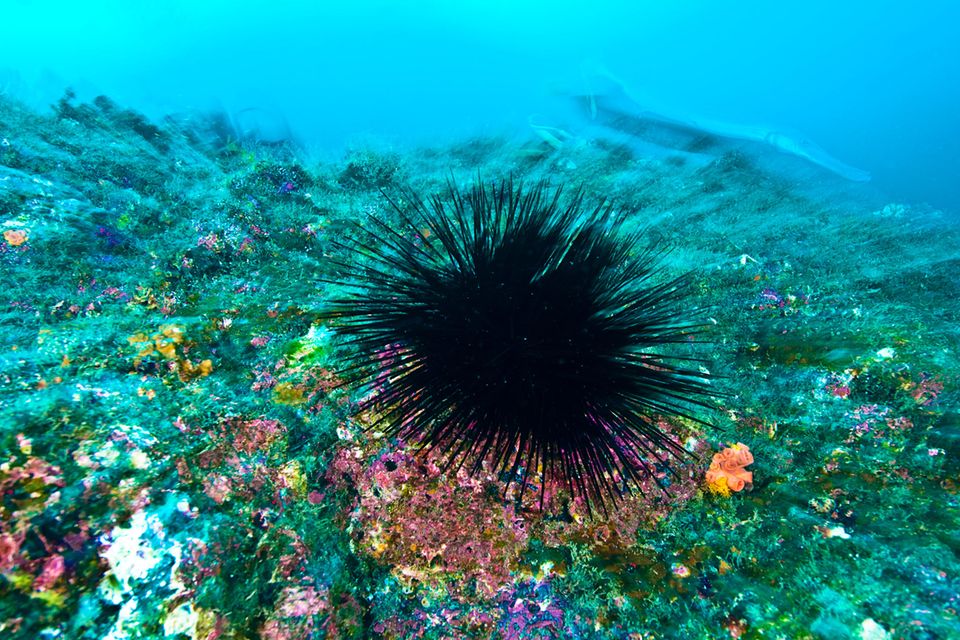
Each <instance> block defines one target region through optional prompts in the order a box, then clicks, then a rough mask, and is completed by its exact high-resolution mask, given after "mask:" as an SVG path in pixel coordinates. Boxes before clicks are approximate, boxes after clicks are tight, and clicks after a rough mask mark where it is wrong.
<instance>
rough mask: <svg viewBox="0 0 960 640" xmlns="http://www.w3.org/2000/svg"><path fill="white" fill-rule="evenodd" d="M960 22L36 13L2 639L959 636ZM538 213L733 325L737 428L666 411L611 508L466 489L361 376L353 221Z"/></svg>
mask: <svg viewBox="0 0 960 640" xmlns="http://www.w3.org/2000/svg"><path fill="white" fill-rule="evenodd" d="M957 24H960V5H957V4H956V3H953V2H946V1H935V0H925V1H924V0H921V1H918V2H912V3H909V4H907V3H901V2H894V1H892V0H891V1H883V0H880V1H875V2H869V3H868V2H861V1H859V0H858V1H852V2H846V3H829V2H825V1H819V0H812V1H810V2H803V3H766V2H760V1H752V0H751V1H744V2H738V3H736V4H731V3H711V2H695V1H689V2H673V3H667V2H661V3H647V2H604V1H597V2H590V3H582V2H572V1H567V0H557V1H554V2H549V3H545V2H525V3H521V2H518V3H500V2H472V1H471V2H458V3H452V2H439V1H424V2H416V3H413V2H409V3H403V2H385V1H384V2H374V1H362V2H353V3H349V4H348V3H343V4H340V3H331V2H320V3H310V2H292V1H291V2H288V1H283V0H278V1H276V2H272V3H266V2H236V1H235V2H225V1H221V0H209V1H205V2H183V1H179V0H177V1H173V0H171V1H169V2H154V3H141V4H140V5H131V4H130V3H127V2H119V1H112V0H103V1H100V2H88V3H75V2H74V3H68V2H43V1H31V0H4V2H3V6H2V9H0V231H2V240H0V277H2V284H3V286H2V289H0V638H37V637H41V638H110V639H112V640H113V639H121V638H158V637H168V638H194V639H201V640H213V639H215V638H223V639H228V638H236V639H240V638H270V639H287V638H289V639H294V638H515V639H523V638H630V639H645V640H646V639H654V638H728V637H729V638H761V637H762V638H791V639H792V638H811V639H821V638H824V639H835V638H836V639H841V638H861V639H868V640H880V639H884V638H910V639H917V640H921V639H950V638H960V619H958V606H960V574H958V572H960V558H958V553H960V535H958V531H960V505H958V503H960V498H958V491H960V458H958V455H960V436H958V428H960V411H958V405H957V397H958V396H957V384H958V381H960V361H958V358H957V355H958V353H957V352H958V345H960V335H958V334H960V330H958V326H960V325H958V322H960V302H958V300H960V275H958V274H960V227H958V222H960V219H958V216H960V109H958V106H960V38H957V37H956V25H957ZM511 177H513V178H515V179H518V180H519V179H523V180H525V181H526V182H527V183H528V184H533V183H535V181H537V180H540V179H544V180H546V181H547V182H548V183H550V184H551V185H556V186H560V185H568V188H569V189H570V190H573V189H575V188H581V189H582V192H583V194H584V198H585V200H586V201H587V202H588V203H594V202H598V201H600V200H601V199H607V200H608V201H609V202H611V203H613V204H614V205H615V206H616V207H618V208H619V209H620V210H623V211H625V212H628V213H629V214H630V215H629V217H628V223H627V224H626V225H625V226H626V227H628V230H634V229H642V230H643V232H644V234H645V237H646V238H648V239H649V240H650V242H652V243H655V244H658V245H661V246H669V247H670V248H671V251H670V252H669V254H668V255H667V256H666V258H665V263H664V269H665V271H666V272H667V273H669V274H672V275H676V274H681V273H687V272H690V273H692V274H693V276H692V278H693V286H692V289H691V293H690V294H689V296H688V297H687V298H685V300H684V304H685V305H688V309H689V313H690V315H691V317H693V316H695V315H697V314H698V313H701V312H703V311H704V310H706V313H707V314H708V321H709V324H710V330H709V332H708V334H709V340H710V345H709V348H708V349H706V350H704V351H701V353H700V357H701V358H702V359H703V364H704V367H705V369H707V370H709V372H710V373H711V374H712V375H713V376H715V378H716V379H715V380H714V381H713V383H712V384H715V385H716V386H717V388H718V389H720V390H721V391H722V393H723V396H722V397H720V398H718V399H717V400H716V402H715V403H712V404H711V405H710V406H709V408H707V409H706V410H705V411H704V412H703V415H702V416H699V417H700V418H701V419H702V420H703V421H704V422H705V423H701V422H698V421H697V420H691V419H686V418H684V417H676V416H674V417H672V418H669V417H667V418H665V417H654V418H652V419H655V421H656V424H657V428H658V429H660V430H662V431H663V432H665V433H668V434H670V435H671V436H673V437H675V438H676V439H677V441H679V442H681V443H682V444H683V446H684V447H685V448H687V449H688V450H689V451H690V452H691V453H692V454H694V456H692V457H690V458H688V459H683V460H679V459H677V460H674V459H671V460H670V461H669V462H668V463H662V464H659V465H658V466H657V468H656V474H655V477H653V478H651V483H652V484H651V485H650V487H649V489H650V491H647V492H644V494H641V493H640V492H636V493H631V494H630V495H628V496H627V497H625V498H623V499H622V501H621V502H620V503H619V504H618V506H617V508H616V509H614V510H611V511H610V512H599V513H598V512H592V511H591V510H590V509H589V507H588V505H587V504H586V503H585V502H584V501H583V500H582V499H581V497H579V496H577V495H575V492H567V489H566V488H565V487H563V486H559V487H551V488H549V496H550V500H548V501H547V504H546V505H545V506H544V507H543V508H539V509H538V508H536V505H528V504H522V503H520V502H518V501H515V500H512V499H510V496H507V495H505V493H504V490H503V480H504V478H503V477H502V475H503V474H498V473H497V472H496V470H495V469H492V468H488V467H484V468H483V469H481V470H480V471H479V472H476V473H467V471H466V470H460V471H458V472H456V473H446V472H445V470H444V469H442V468H441V467H439V466H437V465H436V464H435V463H434V461H432V460H430V459H429V458H427V457H424V456H421V455H418V453H417V450H416V447H415V446H414V445H415V443H409V442H405V441H404V440H403V439H401V438H384V437H382V434H381V437H378V432H377V429H376V428H373V429H371V426H373V427H376V425H377V416H374V415H371V412H369V411H357V407H358V406H362V405H358V402H359V401H360V398H359V393H358V392H357V390H356V389H351V388H350V385H347V384H345V380H344V376H342V375H341V374H340V372H341V371H342V369H343V367H344V362H345V358H344V355H343V345H342V344H340V341H339V339H338V336H337V326H336V323H335V322H333V323H332V322H330V318H329V316H328V315H325V314H324V313H323V311H324V310H325V309H327V308H329V304H330V301H331V300H333V299H338V298H340V297H342V296H343V295H345V292H346V291H347V289H346V288H344V287H341V286H340V285H339V284H337V283H336V282H334V283H332V284H331V282H330V281H335V280H336V279H337V277H338V276H339V275H340V272H338V271H337V269H336V268H335V263H334V262H333V261H332V260H331V256H335V257H337V259H342V257H343V256H342V255H341V254H339V253H338V251H339V247H340V244H339V243H342V242H347V240H346V239H349V238H350V237H352V236H351V234H352V233H353V231H352V229H353V228H354V226H355V224H356V223H357V222H358V221H363V220H370V219H383V220H388V221H392V223H396V222H397V214H398V211H396V210H394V209H393V207H392V206H391V198H396V197H397V194H401V193H412V192H415V193H419V194H422V196H423V197H424V198H428V197H430V196H432V195H433V194H443V193H444V192H445V189H447V185H448V183H451V182H452V183H454V184H457V185H459V186H460V188H462V189H464V190H466V189H469V187H470V186H471V185H472V184H474V183H476V182H477V181H478V180H479V181H482V182H486V183H499V182H501V181H504V180H508V179H509V178H511ZM686 309H687V308H686V307H682V308H681V310H680V312H681V313H685V312H686ZM381 355H382V354H381ZM384 366H386V365H384ZM661 462H662V461H661ZM537 473H538V470H536V469H534V470H532V473H531V475H533V476H537ZM540 480H544V479H543V478H540ZM544 484H546V481H545V480H544ZM656 485H665V486H666V488H667V492H665V493H664V492H660V491H658V490H657V488H656Z"/></svg>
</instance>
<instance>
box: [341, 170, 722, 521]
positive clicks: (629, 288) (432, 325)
mask: <svg viewBox="0 0 960 640" xmlns="http://www.w3.org/2000/svg"><path fill="white" fill-rule="evenodd" d="M404 199H405V200H407V201H408V202H407V204H406V206H403V205H401V204H400V203H398V202H395V201H393V200H391V201H390V202H391V205H392V208H393V210H394V213H395V215H396V221H395V222H393V223H390V222H386V221H383V220H380V219H378V218H376V217H373V216H371V217H370V218H368V220H366V221H365V224H360V225H358V226H359V229H360V233H359V238H358V239H356V240H354V241H352V242H346V243H345V244H342V245H340V247H341V248H342V249H347V250H348V251H350V252H352V254H353V259H348V260H345V261H340V262H338V263H337V264H338V265H339V268H340V269H341V272H340V274H339V278H338V279H339V280H341V282H345V283H346V284H347V286H348V287H349V289H350V293H349V295H347V296H345V297H341V298H337V299H334V300H331V301H330V307H329V308H328V309H327V310H326V311H325V312H324V313H323V316H324V317H325V318H326V319H328V320H331V321H332V322H333V325H334V327H335V330H336V332H337V333H338V334H340V335H342V336H345V338H346V339H345V343H346V345H348V348H349V349H351V351H350V354H351V355H349V356H347V358H348V362H347V365H346V366H345V367H344V369H343V370H342V371H341V374H342V376H343V377H344V379H345V380H346V381H347V384H352V385H358V386H359V387H361V388H363V389H366V390H367V391H369V393H367V394H366V395H365V399H364V400H361V401H360V409H361V410H365V409H373V410H374V412H375V414H376V415H377V416H378V429H380V430H382V431H383V432H385V433H386V434H388V435H391V436H399V437H401V438H402V439H404V440H405V441H407V442H411V443H415V444H417V445H419V447H420V448H421V450H423V451H431V450H437V451H439V452H442V454H443V458H444V460H445V464H447V465H449V468H454V469H457V470H459V469H460V468H461V467H464V465H465V467H464V468H465V469H467V470H468V471H470V472H471V473H476V472H477V471H478V470H479V469H480V468H481V466H482V465H483V463H484V461H488V462H489V464H492V465H493V468H494V469H495V470H496V471H498V472H499V473H500V474H501V477H504V478H506V480H507V485H508V486H509V484H510V483H512V482H516V483H518V484H519V486H520V491H519V494H518V499H522V496H523V493H524V490H525V489H526V488H527V486H528V480H529V474H530V473H534V474H536V473H542V475H543V482H541V483H540V484H541V504H542V500H543V493H542V488H543V487H544V486H546V483H547V482H554V481H558V482H562V483H564V484H565V485H566V486H567V487H568V488H569V490H570V491H571V493H573V494H575V495H580V496H582V497H583V498H585V499H586V500H587V502H588V505H589V504H590V501H591V500H592V501H597V502H600V503H601V505H605V503H606V500H607V499H608V498H609V499H612V500H616V498H618V497H619V496H621V495H622V494H623V492H624V491H625V490H629V489H630V488H631V487H636V488H640V485H641V482H642V481H643V480H644V479H646V478H648V477H650V476H651V475H652V474H653V471H654V464H655V463H656V462H659V461H662V460H664V458H665V457H666V456H668V455H683V454H684V453H685V450H684V448H683V447H682V446H681V445H680V444H679V443H677V442H676V441H675V440H674V439H673V438H672V437H670V436H669V435H668V434H666V433H664V432H663V431H662V430H661V429H660V428H658V427H657V422H656V420H655V419H654V418H655V417H656V416H686V417H691V418H692V417H693V416H692V415H691V412H690V409H691V405H700V406H704V407H705V406H709V405H708V403H707V399H708V397H709V396H710V395H713V393H712V392H711V389H710V385H709V380H708V374H706V373H704V372H703V369H702V367H700V366H698V365H699V361H698V360H696V359H691V358H689V357H682V356H676V355H674V356H671V355H668V354H667V353H665V351H666V350H669V347H665V345H669V344H675V343H683V342H688V341H690V340H691V336H692V335H693V334H695V333H698V332H699V330H700V329H701V328H702V322H701V318H702V316H701V315H699V314H698V313H697V312H695V311H691V310H690V309H689V308H687V307H685V306H684V302H685V299H686V296H687V293H688V285H689V282H690V277H689V276H681V277H679V278H672V279H664V278H661V277H660V276H661V270H660V268H659V267H658V266H657V265H658V259H659V258H660V256H661V254H662V253H663V250H662V248H657V247H656V246H648V245H647V243H645V242H642V237H641V236H642V234H641V233H640V232H633V233H626V232H624V231H623V230H622V227H623V223H624V221H625V219H626V216H625V214H624V213H622V212H621V211H618V210H617V209H616V208H614V207H613V206H610V205H608V204H605V203H600V204H599V205H597V206H596V207H594V208H584V206H583V197H582V193H581V192H577V193H574V194H572V195H571V197H569V198H564V197H562V194H561V189H556V190H553V189H551V188H550V187H549V186H547V185H546V184H545V183H543V182H541V183H538V184H536V185H535V186H534V187H533V188H531V189H526V190H525V189H524V188H523V187H522V186H517V187H514V185H513V183H512V181H508V182H504V183H500V184H499V185H491V186H489V187H484V186H483V185H482V184H478V185H476V186H474V187H473V188H472V189H471V190H470V191H469V192H468V193H466V194H464V193H462V192H461V191H459V190H458V189H457V188H456V187H454V186H452V185H451V186H450V187H449V188H448V190H447V193H446V194H445V195H444V196H440V195H436V196H434V197H432V198H431V199H430V200H429V202H424V201H423V200H421V199H419V198H418V197H416V196H415V195H414V194H411V193H406V194H404ZM374 355H376V358H374V357H373V356H374ZM694 419H696V418H694ZM604 508H605V507H604Z"/></svg>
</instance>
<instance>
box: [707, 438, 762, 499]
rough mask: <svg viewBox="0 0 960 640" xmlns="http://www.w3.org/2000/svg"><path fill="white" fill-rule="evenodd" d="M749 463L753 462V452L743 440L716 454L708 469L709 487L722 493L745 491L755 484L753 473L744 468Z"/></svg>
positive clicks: (715, 491)
mask: <svg viewBox="0 0 960 640" xmlns="http://www.w3.org/2000/svg"><path fill="white" fill-rule="evenodd" d="M749 464H753V454H752V453H750V449H749V447H747V445H745V444H743V443H741V442H738V443H737V444H735V445H733V446H732V447H727V448H726V449H724V450H723V451H721V452H719V453H717V454H714V456H713V460H712V461H711V463H710V468H709V469H708V470H707V488H709V489H710V490H711V491H713V492H714V493H719V494H722V495H730V492H731V491H743V489H744V487H746V486H747V485H752V484H753V473H752V472H750V471H747V470H745V469H744V467H746V466H747V465H749Z"/></svg>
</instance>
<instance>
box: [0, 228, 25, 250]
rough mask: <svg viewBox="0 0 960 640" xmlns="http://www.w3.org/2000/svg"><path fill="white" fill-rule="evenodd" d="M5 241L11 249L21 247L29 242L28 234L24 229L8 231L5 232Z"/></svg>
mask: <svg viewBox="0 0 960 640" xmlns="http://www.w3.org/2000/svg"><path fill="white" fill-rule="evenodd" d="M3 239H4V240H6V241H7V244H8V245H10V246H11V247H19V246H20V245H22V244H23V243H24V242H26V241H27V232H26V231H24V230H23V229H7V230H6V231H4V232H3Z"/></svg>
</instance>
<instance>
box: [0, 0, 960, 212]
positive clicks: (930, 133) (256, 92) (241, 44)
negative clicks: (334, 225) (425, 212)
mask: <svg viewBox="0 0 960 640" xmlns="http://www.w3.org/2000/svg"><path fill="white" fill-rule="evenodd" d="M958 21H960V9H958V8H957V7H956V6H955V3H952V2H949V1H946V0H924V1H923V2H918V3H913V4H910V5H905V4H903V3H901V2H895V1H892V0H883V1H881V2H845V3H841V4H840V5H839V6H838V5H837V3H832V2H826V1H822V0H814V1H812V2H804V3H795V4H794V3H791V4H788V5H782V4H776V5H774V4H770V3H766V2H761V1H749V2H741V3H738V4H737V6H736V7H729V6H725V5H719V4H716V3H711V2H701V1H688V2H680V3H669V4H668V3H646V2H640V3H638V2H617V1H600V2H591V3H580V2H572V1H562V2H549V3H546V2H524V3H504V2H473V1H470V2H458V3H455V4H453V3H447V2H440V1H434V0H431V1H425V2H408V3H404V2H389V1H380V2H376V1H372V0H362V1H360V2H351V3H343V4H338V3H332V2H322V3H308V2H296V1H283V2H275V3H266V2H226V1H223V0H209V1H207V2H202V3H196V2H182V1H179V0H171V1H169V2H163V3H158V4H156V5H151V6H146V7H137V8H136V10H133V9H131V8H130V7H129V6H128V5H127V3H124V2H120V1H103V0H101V1H99V2H94V3H92V4H91V3H84V4H78V3H72V2H50V1H47V2H43V1H36V0H9V1H8V2H6V3H5V9H4V24H5V27H4V38H3V39H2V41H0V79H2V81H0V86H4V85H6V86H7V87H8V88H10V90H12V91H13V92H14V93H15V94H24V95H23V97H26V98H29V99H30V100H31V101H32V102H33V103H34V104H35V105H37V106H46V105H48V104H50V103H52V102H53V101H55V100H56V99H57V98H58V97H59V95H60V93H61V92H62V89H63V87H64V86H67V85H69V86H72V87H74V88H75V89H77V90H78V91H79V95H80V96H81V97H82V98H85V99H90V98H92V97H94V96H95V95H98V94H107V95H109V96H111V97H112V98H114V99H115V100H118V101H119V102H121V103H122V104H125V105H128V106H131V107H133V108H136V109H139V110H141V111H145V112H146V113H147V114H148V115H151V116H158V115H160V114H163V113H167V112H169V111H182V110H185V109H193V108H199V109H209V108H214V107H222V108H224V109H225V110H226V111H227V112H228V113H229V114H231V115H235V114H236V113H237V112H238V111H240V110H242V109H248V108H258V109H263V110H267V111H269V113H270V114H271V117H273V118H283V119H285V121H286V122H287V123H288V124H289V126H290V128H291V129H292V130H293V131H294V132H295V133H296V134H297V135H298V136H300V137H301V138H302V139H303V141H304V142H305V143H307V144H311V145H317V146H319V147H321V148H323V149H325V150H332V152H334V153H336V152H339V150H341V149H342V146H343V145H344V144H347V143H350V142H354V143H355V142H356V141H357V139H358V138H360V137H362V136H364V135H372V136H374V137H376V138H378V139H383V140H387V141H391V142H400V143H403V142H409V141H411V140H420V139H424V138H427V139H433V140H442V139H443V137H444V136H449V135H453V134H463V133H468V132H476V131H485V132H488V133H490V132H496V131H499V130H502V129H507V130H510V131H519V132H521V133H526V131H527V128H526V127H527V121H528V118H530V117H531V116H535V117H536V118H537V121H538V122H542V123H543V124H551V125H558V126H559V125H563V124H564V123H565V119H564V118H563V114H562V109H563V108H564V106H565V105H564V104H563V102H562V100H557V94H560V95H564V94H565V93H569V92H576V91H582V90H583V73H582V67H583V65H584V64H586V65H588V66H597V65H599V66H603V67H605V68H607V69H609V71H610V72H612V73H613V74H614V75H616V76H617V77H619V78H622V79H623V80H624V82H625V83H626V84H627V85H628V86H630V87H632V88H633V89H634V90H635V91H636V92H637V93H638V94H639V95H640V96H641V97H642V98H643V99H644V100H645V101H650V102H652V103H654V104H656V105H661V106H665V107H666V108H667V110H668V111H670V112H679V113H681V114H687V115H689V116H691V117H694V118H697V119H707V120H714V121H720V122H730V123H736V124H744V125H760V126H765V127H771V128H777V129H786V130H788V131H791V132H797V133H799V134H802V135H804V136H806V137H808V138H810V139H811V140H813V141H815V142H816V143H817V144H818V145H819V146H821V147H823V148H824V149H826V150H828V151H829V152H830V153H831V154H832V155H834V156H836V157H838V158H841V159H843V160H844V161H845V162H846V163H848V164H850V165H853V166H856V167H862V168H864V169H865V170H867V171H869V172H870V173H871V174H873V176H874V179H875V181H876V184H878V185H880V186H881V187H882V188H884V189H886V190H887V191H888V192H889V193H891V196H892V197H896V198H901V199H906V200H909V201H911V202H927V203H930V204H931V205H933V206H938V207H946V208H949V209H951V210H952V211H957V210H958V209H960V193H958V191H957V187H956V185H957V184H960V175H958V173H957V166H958V165H960V162H958V159H960V148H958V143H957V140H960V117H958V116H957V109H956V105H957V104H958V103H960V89H958V87H960V64H958V63H957V60H960V44H958V40H957V38H956V37H955V33H954V31H955V30H954V28H953V26H954V25H955V24H957V22H958ZM558 103H559V104H558ZM558 111H561V113H558Z"/></svg>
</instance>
